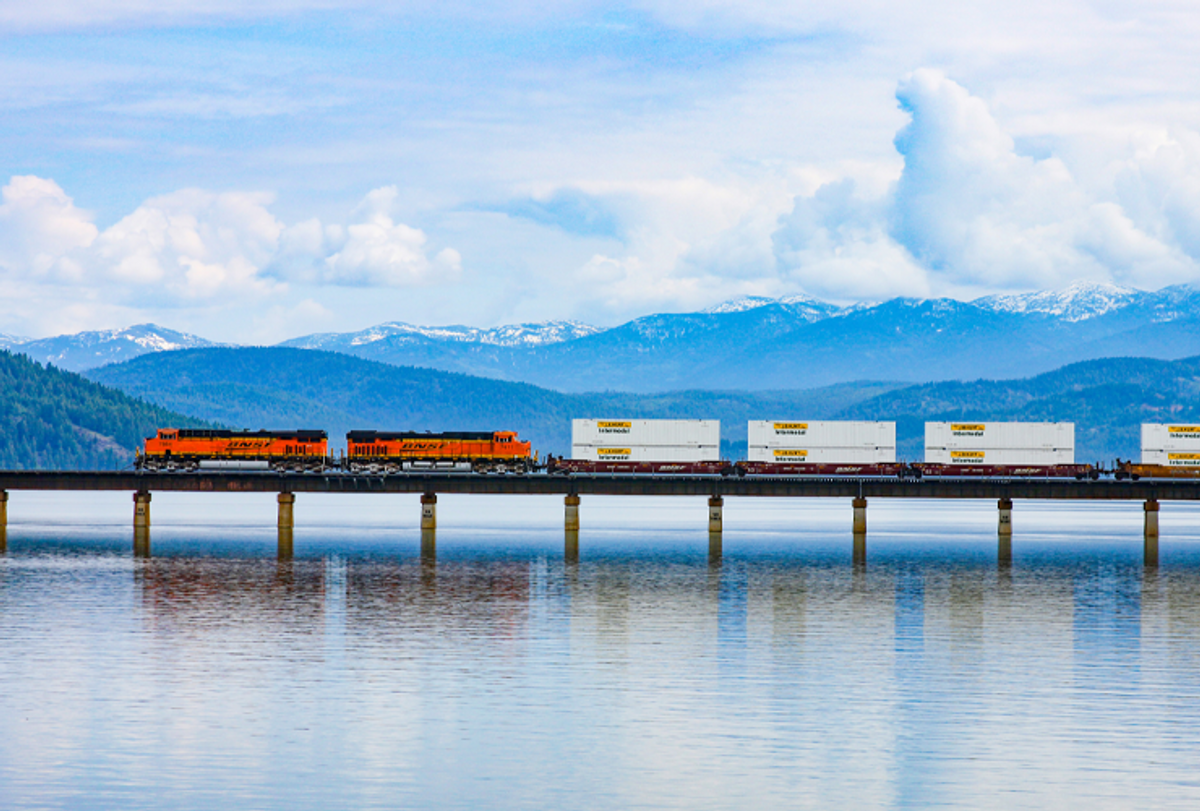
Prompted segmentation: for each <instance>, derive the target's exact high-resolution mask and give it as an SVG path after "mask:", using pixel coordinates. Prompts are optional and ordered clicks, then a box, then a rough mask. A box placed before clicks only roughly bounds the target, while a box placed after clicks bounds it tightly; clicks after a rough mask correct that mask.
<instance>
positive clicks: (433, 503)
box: [421, 493, 437, 531]
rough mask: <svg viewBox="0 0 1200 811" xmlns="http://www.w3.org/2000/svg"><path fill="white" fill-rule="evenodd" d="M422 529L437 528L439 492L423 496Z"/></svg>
mask: <svg viewBox="0 0 1200 811" xmlns="http://www.w3.org/2000/svg"><path fill="white" fill-rule="evenodd" d="M421 529H422V531H424V530H427V529H430V530H432V529H437V493H425V494H424V495H422V496H421Z"/></svg>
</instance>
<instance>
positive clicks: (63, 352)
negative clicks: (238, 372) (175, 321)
mask: <svg viewBox="0 0 1200 811" xmlns="http://www.w3.org/2000/svg"><path fill="white" fill-rule="evenodd" d="M210 346H226V344H219V343H215V342H213V341H209V340H205V339H204V338H200V337H198V336H196V335H189V334H187V333H184V332H176V331H175V330H172V329H166V328H165V327H160V326H158V325H156V324H137V325H135V326H132V327H128V328H126V329H110V330H99V331H95V332H79V333H76V334H75V335H58V336H56V337H53V338H41V339H38V340H34V341H25V342H23V343H19V344H16V345H14V346H12V347H11V349H12V351H14V352H20V353H22V354H24V355H28V356H29V357H31V358H33V359H34V360H36V361H40V362H42V363H52V364H54V365H55V366H57V367H59V368H60V369H68V370H70V371H76V372H77V371H81V370H83V369H91V368H94V367H96V366H103V365H104V364H106V363H120V362H121V361H126V360H131V359H132V358H136V357H138V356H139V355H145V354H147V353H149V352H167V351H170V350H172V349H197V348H201V347H210Z"/></svg>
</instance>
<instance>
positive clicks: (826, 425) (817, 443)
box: [747, 420, 896, 464]
mask: <svg viewBox="0 0 1200 811" xmlns="http://www.w3.org/2000/svg"><path fill="white" fill-rule="evenodd" d="M747 428H748V431H747V436H748V438H749V452H748V457H749V458H748V461H751V462H768V463H774V464H797V463H813V464H822V463H832V464H874V463H885V462H895V461H896V423H894V422H853V421H830V420H807V421H803V420H751V421H750V423H749V425H748V426H747Z"/></svg>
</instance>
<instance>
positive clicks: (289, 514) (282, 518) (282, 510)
mask: <svg viewBox="0 0 1200 811" xmlns="http://www.w3.org/2000/svg"><path fill="white" fill-rule="evenodd" d="M277 500H278V501H279V528H280V529H281V530H282V529H294V528H295V526H296V512H295V507H296V494H295V493H280V494H279V497H278V499H277Z"/></svg>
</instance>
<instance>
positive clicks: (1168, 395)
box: [837, 357, 1200, 462]
mask: <svg viewBox="0 0 1200 811" xmlns="http://www.w3.org/2000/svg"><path fill="white" fill-rule="evenodd" d="M837 416H838V418H839V419H872V420H873V419H888V420H895V421H896V438H897V442H898V444H899V446H900V453H901V454H902V455H905V456H907V458H909V459H915V458H918V457H919V456H920V453H921V450H922V449H923V447H924V445H923V443H924V424H925V421H926V420H963V419H977V420H1039V421H1040V420H1045V421H1056V420H1062V421H1067V422H1074V423H1075V448H1076V453H1075V458H1076V460H1078V461H1080V462H1094V461H1097V460H1100V461H1105V462H1107V461H1111V460H1112V459H1113V458H1114V457H1117V456H1119V457H1121V458H1123V459H1135V460H1136V459H1137V458H1138V455H1139V453H1140V451H1141V447H1140V446H1141V438H1140V433H1139V432H1140V426H1141V424H1142V423H1143V422H1193V421H1197V420H1200V357H1194V358H1185V359H1183V360H1177V361H1164V360H1154V359H1151V358H1110V359H1107V360H1092V361H1084V362H1082V363H1073V364H1071V365H1070V366H1064V367H1063V368H1061V369H1057V370H1055V371H1053V372H1047V373H1046V374H1042V375H1037V376H1036V377H1030V378H1026V379H1024V380H1001V381H996V380H976V381H974V382H949V383H931V384H928V385H923V386H910V387H907V388H903V389H897V390H895V391H891V392H887V393H885V394H881V395H879V396H878V397H874V398H871V399H869V400H865V401H863V402H861V403H858V404H857V405H854V406H852V407H850V408H847V409H844V410H842V411H840V412H839V413H838V415H837Z"/></svg>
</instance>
